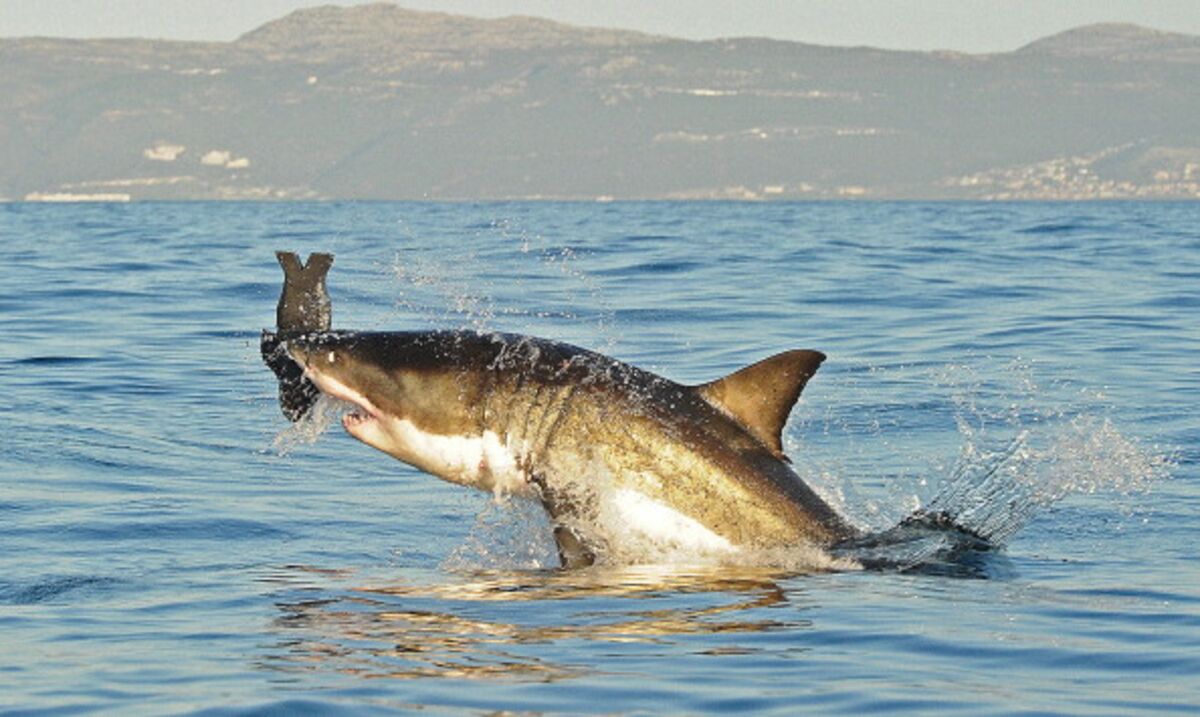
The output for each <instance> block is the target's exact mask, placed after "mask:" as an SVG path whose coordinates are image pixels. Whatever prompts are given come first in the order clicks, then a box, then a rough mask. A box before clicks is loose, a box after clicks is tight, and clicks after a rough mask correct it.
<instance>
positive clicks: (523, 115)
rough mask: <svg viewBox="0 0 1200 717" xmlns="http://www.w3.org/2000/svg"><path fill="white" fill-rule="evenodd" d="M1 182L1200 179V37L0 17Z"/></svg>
mask: <svg viewBox="0 0 1200 717" xmlns="http://www.w3.org/2000/svg"><path fill="white" fill-rule="evenodd" d="M0 68H3V72H0V157H2V158H3V161H0V197H7V198H9V199H22V198H29V199H53V198H73V197H75V198H77V197H81V196H89V195H90V196H101V197H103V196H108V197H110V198H125V197H128V198H132V199H178V198H186V199H212V198H217V199H224V198H230V199H276V198H283V199H293V198H387V199H391V198H406V199H407V198H412V199H464V198H466V199H506V198H601V197H605V198H607V197H612V198H768V199H769V198H783V199H795V198H829V197H891V198H993V199H1017V198H1102V197H1163V198H1185V197H1187V198H1195V197H1200V89H1198V87H1200V85H1198V84H1197V82H1196V78H1197V77H1200V38H1197V37H1194V36H1189V35H1179V34H1172V33H1164V32H1157V31H1154V30H1148V29H1145V28H1140V27H1136V26H1132V25H1093V26H1089V27H1083V28H1078V29H1075V30H1070V31H1068V32H1065V33H1060V34H1058V35H1054V36H1052V37H1048V38H1044V39H1042V40H1038V41H1036V42H1033V43H1031V44H1029V45H1026V46H1025V47H1022V48H1020V49H1018V50H1015V51H1013V52H1007V53H996V54H986V55H970V54H963V53H954V52H897V51H887V50H879V49H874V48H844V47H824V46H817V45H808V44H802V43H795V42H781V41H776V40H767V39H762V38H732V39H721V40H711V41H704V42H695V41H685V40H679V39H672V38H666V37H657V36H652V35H645V34H641V33H636V32H626V31H620V30H610V29H596V28H580V27H573V26H569V25H563V24H560V23H555V22H550V21H547V20H542V19H537V18H528V17H510V18H503V19H496V20H484V19H478V18H469V17H461V16H455V15H446V14H441V13H428V12H416V11H411V10H405V9H402V8H399V7H396V6H394V5H387V4H376V5H360V6H355V7H349V8H343V7H318V8H312V9H307V10H301V11H298V12H295V13H292V14H290V15H288V16H286V17H283V18H280V19H279V20H275V21H273V22H270V23H267V24H266V25H264V26H262V27H260V28H258V29H255V30H253V31H251V32H249V33H247V34H245V35H243V36H242V37H240V38H238V39H237V40H236V41H234V42H227V43H215V42H206V43H202V42H170V41H152V40H132V39H126V40H121V39H112V40H66V39H54V38H21V39H0Z"/></svg>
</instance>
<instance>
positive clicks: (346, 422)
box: [342, 405, 377, 431]
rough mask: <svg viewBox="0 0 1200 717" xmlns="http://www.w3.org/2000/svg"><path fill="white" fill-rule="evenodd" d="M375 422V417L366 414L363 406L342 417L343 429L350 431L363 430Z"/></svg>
mask: <svg viewBox="0 0 1200 717" xmlns="http://www.w3.org/2000/svg"><path fill="white" fill-rule="evenodd" d="M375 420H377V419H376V418H375V416H373V415H371V414H370V413H368V412H366V410H365V409H364V408H362V407H361V406H357V405H356V406H355V407H354V409H353V410H351V411H350V412H349V413H347V414H345V415H344V416H342V427H343V428H345V429H346V430H347V431H350V430H352V429H354V428H361V427H362V426H365V425H366V424H368V423H371V422H372V421H375Z"/></svg>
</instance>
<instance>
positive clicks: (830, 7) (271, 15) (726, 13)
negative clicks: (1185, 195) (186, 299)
mask: <svg viewBox="0 0 1200 717" xmlns="http://www.w3.org/2000/svg"><path fill="white" fill-rule="evenodd" d="M322 4H336V5H357V4H361V3H360V2H356V1H355V0H339V1H333V0H0V37H14V36H27V35H51V36H65V37H128V36H138V37H166V38H175V39H186V40H232V39H233V38H235V37H237V36H238V35H240V34H242V33H244V32H246V31H248V30H251V29H253V28H255V27H257V26H258V25H261V24H262V23H264V22H267V21H268V20H272V19H275V18H277V17H280V16H282V15H284V14H286V13H288V12H290V11H292V10H294V9H297V8H301V7H309V6H313V5H322ZM398 4H400V5H402V6H404V7H410V8H415V9H426V10H441V11H444V12H453V13H461V14H465V15H477V16H485V17H497V16H502V15H513V14H521V15H537V16H541V17H549V18H553V19H556V20H561V21H563V22H569V23H574V24H579V25H596V26H607V27H621V28H629V29H635V30H643V31H646V32H652V33H657V34H663V35H673V36H677V37H689V38H711V37H728V36H738V35H759V36H767V37H776V38H781V39H789V40H801V41H804V42H812V43H818V44H826V45H873V46H876V47H889V48H904V49H952V50H963V51H967V52H991V51H997V50H1011V49H1015V48H1017V47H1019V46H1021V45H1023V44H1025V43H1027V42H1030V41H1031V40H1035V39H1037V38H1039V37H1044V36H1046V35H1050V34H1053V33H1055V32H1059V31H1061V30H1065V29H1068V28H1071V27H1076V26H1078V25H1085V24H1088V23H1093V22H1134V23H1138V24H1140V25H1146V26H1148V27H1153V28H1157V29H1160V30H1172V31H1175V32H1186V33H1191V34H1197V35H1200V0H736V1H735V0H655V1H653V2H647V0H530V1H529V2H519V1H517V0H404V1H403V2H400V3H398Z"/></svg>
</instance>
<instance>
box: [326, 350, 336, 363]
mask: <svg viewBox="0 0 1200 717" xmlns="http://www.w3.org/2000/svg"><path fill="white" fill-rule="evenodd" d="M326 358H327V359H328V360H329V363H333V362H334V361H335V360H336V359H337V354H335V353H334V352H332V351H330V352H329V355H328V356H326Z"/></svg>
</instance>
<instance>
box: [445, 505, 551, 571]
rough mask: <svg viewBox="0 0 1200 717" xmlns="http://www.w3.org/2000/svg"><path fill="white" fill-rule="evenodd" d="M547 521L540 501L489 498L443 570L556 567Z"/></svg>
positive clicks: (446, 561) (539, 568)
mask: <svg viewBox="0 0 1200 717" xmlns="http://www.w3.org/2000/svg"><path fill="white" fill-rule="evenodd" d="M551 530H552V529H551V526H550V520H549V518H548V517H547V515H546V511H545V510H543V509H542V506H541V504H539V503H536V502H534V501H532V500H524V499H521V498H517V497H512V496H509V497H501V498H489V499H488V500H486V501H485V503H484V505H483V507H482V508H480V510H479V512H478V513H476V515H475V524H474V525H473V526H471V530H470V531H469V532H468V533H467V537H466V540H465V541H464V542H463V543H462V544H461V545H459V546H458V547H457V548H455V549H454V551H453V552H451V553H450V555H449V557H447V558H446V559H445V560H444V561H443V562H442V565H441V568H442V569H443V570H447V571H450V572H456V573H469V572H474V571H478V570H541V569H545V568H556V567H558V554H557V552H555V547H554V543H553V541H552V540H551V538H550V535H551Z"/></svg>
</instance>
